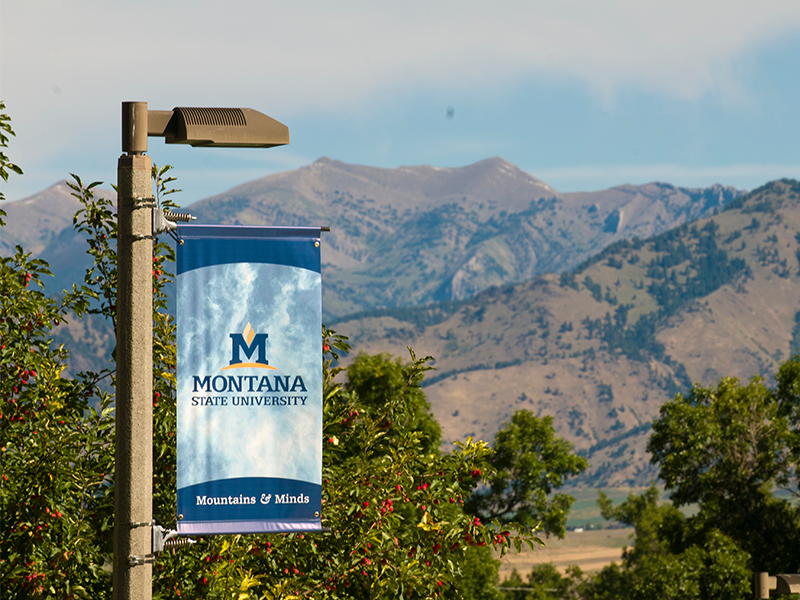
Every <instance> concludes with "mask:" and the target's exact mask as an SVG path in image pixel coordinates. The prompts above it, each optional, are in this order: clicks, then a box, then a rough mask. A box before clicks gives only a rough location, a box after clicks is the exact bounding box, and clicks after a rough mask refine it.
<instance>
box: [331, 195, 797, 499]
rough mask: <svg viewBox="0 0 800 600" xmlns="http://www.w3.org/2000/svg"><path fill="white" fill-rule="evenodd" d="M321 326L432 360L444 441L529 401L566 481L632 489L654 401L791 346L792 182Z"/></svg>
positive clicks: (364, 343) (641, 481)
mask: <svg viewBox="0 0 800 600" xmlns="http://www.w3.org/2000/svg"><path fill="white" fill-rule="evenodd" d="M334 327H335V328H336V329H337V330H339V331H341V332H343V333H346V334H348V335H349V336H351V338H352V339H353V341H354V344H355V347H356V348H359V349H362V350H364V351H367V352H390V353H393V354H396V355H399V356H405V355H406V354H407V351H406V346H411V347H413V348H414V350H415V351H416V353H417V355H426V354H429V355H432V356H434V357H435V358H436V363H435V364H436V367H437V371H435V372H434V374H433V375H432V376H431V377H430V378H429V379H428V384H427V387H426V392H427V394H428V396H429V399H430V400H431V402H432V404H433V410H434V413H435V416H436V417H437V419H438V420H439V421H440V423H441V424H442V427H443V430H444V433H445V438H446V439H451V440H455V439H462V438H463V437H465V436H467V435H472V436H475V437H478V438H482V439H487V440H490V439H492V438H493V436H494V433H495V431H496V430H497V429H498V427H499V426H500V425H501V424H502V423H503V422H505V421H506V420H507V419H508V418H509V417H510V416H511V414H512V413H513V412H514V410H516V409H519V408H527V409H529V410H532V411H534V412H536V413H538V414H550V415H553V416H554V417H555V423H556V426H557V428H558V431H559V433H560V434H561V435H563V436H564V437H566V438H567V439H570V440H571V441H572V442H573V443H574V444H575V445H576V447H577V448H578V449H580V450H581V451H583V452H584V453H586V454H587V455H589V456H590V457H591V459H592V460H591V462H592V468H591V470H590V472H588V473H587V474H586V475H585V476H584V477H583V478H582V479H581V481H580V482H579V483H581V484H584V485H585V484H589V485H598V486H609V485H612V486H613V485H619V486H624V485H646V484H647V483H648V481H649V480H650V479H651V478H652V477H654V476H655V473H654V472H653V471H652V469H651V467H650V466H649V459H648V457H647V455H646V453H645V451H644V445H645V442H646V437H647V434H648V431H649V423H650V421H651V420H652V418H653V417H654V416H656V415H657V413H658V409H659V407H660V405H661V404H662V403H663V402H664V401H665V400H667V399H669V398H670V397H672V396H673V395H674V394H675V393H676V392H678V391H686V390H688V389H689V387H690V386H691V383H692V382H700V383H703V384H706V385H708V384H713V383H715V382H716V381H717V380H718V379H719V378H720V377H722V376H725V375H732V376H736V377H739V378H741V379H744V380H746V379H749V378H750V377H751V376H753V375H755V374H760V375H763V376H766V377H768V376H769V375H770V374H771V373H772V372H774V370H775V368H776V367H777V365H778V364H779V363H780V362H781V361H783V360H785V359H786V358H788V356H789V355H790V353H793V352H796V351H797V350H798V348H800V184H798V183H797V182H793V181H779V182H774V183H771V184H768V185H766V186H764V187H762V188H760V189H758V190H756V191H754V192H753V193H751V194H749V195H748V196H746V197H745V198H741V199H738V200H735V201H734V202H732V203H731V204H729V205H728V207H727V210H724V211H722V212H720V213H719V214H717V215H715V216H713V217H711V218H708V219H705V220H701V221H699V222H696V223H693V224H686V225H683V226H680V227H678V228H675V229H673V230H670V231H668V232H666V233H663V234H661V235H659V236H656V237H654V238H650V239H648V240H646V241H640V240H634V241H627V240H623V241H620V242H617V243H615V244H612V245H611V246H609V247H608V248H606V249H605V250H604V251H603V252H601V253H600V254H598V255H596V256H595V257H593V258H592V259H590V260H589V261H587V262H586V263H585V264H583V265H581V266H579V267H578V268H576V269H575V270H574V271H572V272H570V273H564V274H562V275H561V276H557V275H544V276H540V277H538V278H536V279H534V280H532V281H529V282H525V283H521V284H517V285H505V286H498V287H493V288H491V289H489V290H486V291H484V292H482V293H480V294H478V295H477V296H476V297H474V298H472V299H470V300H468V301H466V302H461V303H449V304H440V305H434V306H430V307H427V308H422V309H416V310H385V311H380V312H377V313H374V314H373V315H362V316H361V317H359V318H345V319H343V320H341V321H340V322H338V323H335V324H334Z"/></svg>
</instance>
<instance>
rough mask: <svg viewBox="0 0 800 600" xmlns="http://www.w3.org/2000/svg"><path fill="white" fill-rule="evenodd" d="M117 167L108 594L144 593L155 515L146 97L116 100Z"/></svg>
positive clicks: (134, 598) (123, 599)
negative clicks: (142, 560) (139, 561)
mask: <svg viewBox="0 0 800 600" xmlns="http://www.w3.org/2000/svg"><path fill="white" fill-rule="evenodd" d="M122 150H123V152H125V154H123V155H122V156H121V157H120V159H119V162H118V166H117V214H118V216H117V233H118V239H117V397H116V401H117V410H116V412H117V419H116V456H115V458H116V469H115V474H114V485H115V491H114V524H115V527H114V574H113V578H114V579H113V582H114V600H150V598H152V580H153V567H152V564H143V565H137V566H131V565H130V563H129V558H128V557H129V556H141V557H143V556H145V555H148V554H150V552H151V546H152V542H151V535H152V529H151V527H149V526H147V525H142V524H145V523H150V521H151V520H152V518H153V489H152V481H153V446H152V444H153V239H152V235H153V230H152V211H153V209H152V197H153V185H152V180H151V164H152V163H151V161H150V157H148V156H145V155H144V153H145V152H146V151H147V103H146V102H124V103H123V104H122Z"/></svg>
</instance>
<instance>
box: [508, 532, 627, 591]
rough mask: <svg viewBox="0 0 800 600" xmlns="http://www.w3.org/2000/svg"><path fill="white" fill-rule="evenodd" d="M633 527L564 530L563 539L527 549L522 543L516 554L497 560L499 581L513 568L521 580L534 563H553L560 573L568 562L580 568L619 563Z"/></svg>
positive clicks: (512, 553)
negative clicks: (565, 532) (533, 548)
mask: <svg viewBox="0 0 800 600" xmlns="http://www.w3.org/2000/svg"><path fill="white" fill-rule="evenodd" d="M632 533H633V529H600V530H592V531H582V532H575V531H568V532H567V536H566V537H565V538H564V539H563V540H559V539H557V538H550V539H545V540H544V542H545V545H544V546H537V547H536V549H535V550H534V551H533V552H531V550H530V549H529V548H528V547H527V546H525V547H524V549H523V551H522V552H520V553H519V554H516V553H515V552H513V551H511V552H509V553H508V554H506V555H505V556H504V557H503V558H502V559H500V562H501V564H500V581H502V580H503V579H505V578H506V577H508V576H509V575H510V574H511V571H512V569H516V570H517V571H518V572H519V574H520V575H521V576H522V578H523V579H526V578H527V575H528V573H530V571H531V569H532V568H533V566H534V565H536V564H541V563H553V564H554V565H555V566H556V568H557V569H558V570H559V571H560V572H561V573H564V572H565V571H566V570H567V567H569V566H570V565H578V566H579V567H580V568H581V569H582V570H583V571H585V572H590V571H597V570H599V569H601V568H603V567H604V566H606V565H607V564H609V563H611V562H614V561H616V562H619V560H620V557H621V556H622V549H623V548H624V547H625V546H629V545H630V544H631V537H630V536H631V534H632Z"/></svg>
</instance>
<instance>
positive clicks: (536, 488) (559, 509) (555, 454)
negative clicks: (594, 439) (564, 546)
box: [466, 410, 588, 537]
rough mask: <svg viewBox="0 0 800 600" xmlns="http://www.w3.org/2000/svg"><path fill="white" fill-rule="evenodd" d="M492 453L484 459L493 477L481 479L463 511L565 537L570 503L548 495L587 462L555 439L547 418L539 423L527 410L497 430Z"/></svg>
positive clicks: (565, 498) (564, 496)
mask: <svg viewBox="0 0 800 600" xmlns="http://www.w3.org/2000/svg"><path fill="white" fill-rule="evenodd" d="M494 450H495V452H494V454H492V455H491V456H490V457H489V458H488V460H489V464H490V465H491V466H492V473H491V474H488V475H487V476H486V487H485V488H483V489H482V490H479V491H478V492H476V493H475V494H473V495H472V496H471V497H470V498H469V499H468V500H467V503H466V510H467V511H468V512H470V513H472V514H474V515H478V516H480V517H482V518H484V519H498V520H499V521H500V522H505V521H507V520H508V521H511V520H514V521H518V522H520V523H523V524H525V525H527V526H529V527H530V526H534V525H535V524H538V523H541V527H542V529H543V530H544V531H545V532H547V533H548V534H550V533H552V534H555V535H557V536H559V537H564V534H565V533H566V524H567V514H568V513H569V509H570V507H571V506H572V503H573V502H574V498H572V496H569V495H567V494H562V493H555V494H551V493H552V492H553V490H556V489H558V488H559V487H561V486H562V485H563V483H564V481H565V479H566V478H567V477H569V476H572V475H578V474H580V473H581V472H583V471H584V470H585V469H586V467H587V466H588V462H587V460H586V459H585V458H583V457H582V456H578V455H576V454H574V453H573V446H572V444H571V443H570V442H568V441H566V440H564V439H562V438H560V437H558V436H557V435H556V433H555V429H554V428H553V418H552V417H550V416H546V417H542V418H540V417H537V416H536V415H534V414H533V413H531V412H530V411H527V410H519V411H517V412H515V413H514V415H513V416H512V417H511V420H510V421H509V422H508V423H506V424H505V425H503V426H502V427H501V428H500V430H499V431H498V432H497V436H496V437H495V443H494ZM478 475H480V473H478Z"/></svg>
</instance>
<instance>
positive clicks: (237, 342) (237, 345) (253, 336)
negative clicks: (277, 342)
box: [230, 323, 269, 365]
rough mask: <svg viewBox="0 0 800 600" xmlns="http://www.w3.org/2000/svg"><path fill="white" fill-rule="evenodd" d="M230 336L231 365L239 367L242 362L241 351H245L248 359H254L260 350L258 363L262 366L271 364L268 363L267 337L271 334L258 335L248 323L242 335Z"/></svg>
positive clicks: (232, 334)
mask: <svg viewBox="0 0 800 600" xmlns="http://www.w3.org/2000/svg"><path fill="white" fill-rule="evenodd" d="M230 336H231V362H230V364H231V365H238V364H239V363H241V362H242V359H241V358H239V351H240V350H244V355H245V357H247V358H250V357H252V356H253V354H255V352H256V350H258V358H257V359H256V362H257V363H258V364H262V365H268V364H269V363H268V362H267V337H269V334H267V333H256V332H255V331H254V330H253V328H252V327H251V326H250V323H248V324H247V327H245V328H244V331H243V332H242V333H231V334H230Z"/></svg>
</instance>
